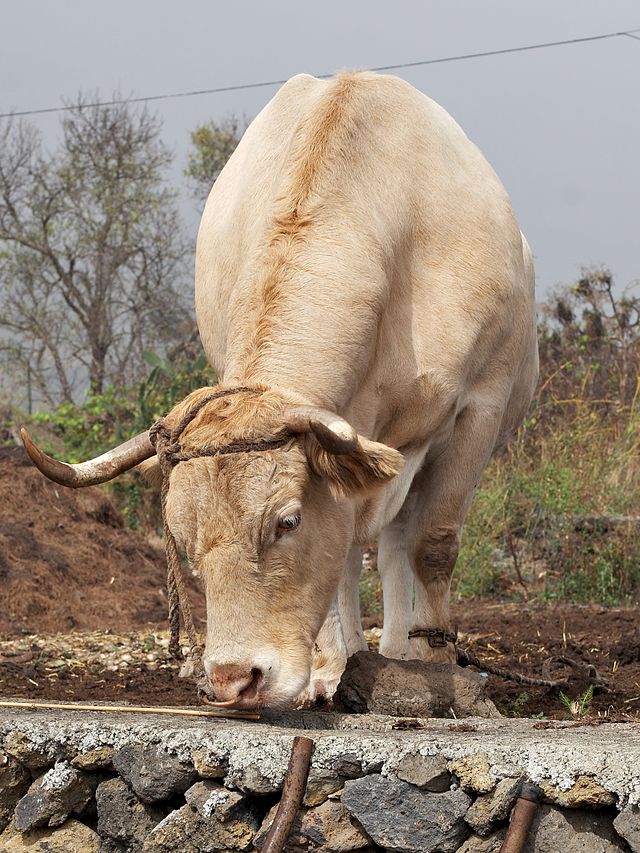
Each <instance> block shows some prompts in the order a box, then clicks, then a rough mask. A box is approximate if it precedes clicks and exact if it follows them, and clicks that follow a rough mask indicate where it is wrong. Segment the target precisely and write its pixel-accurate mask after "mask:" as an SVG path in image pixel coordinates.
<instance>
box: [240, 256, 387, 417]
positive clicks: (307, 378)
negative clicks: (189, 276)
mask: <svg viewBox="0 0 640 853" xmlns="http://www.w3.org/2000/svg"><path fill="white" fill-rule="evenodd" d="M357 282H358V279H357V278H354V277H353V272H351V274H349V271H348V270H347V269H346V265H344V266H343V265H340V264H337V263H334V264H332V266H331V269H330V270H327V269H325V270H324V272H320V273H319V274H310V273H309V272H300V270H299V269H298V270H293V269H291V267H288V266H280V267H279V268H277V269H276V270H272V271H270V272H269V273H268V274H267V275H266V276H265V278H264V279H263V280H262V281H261V283H260V284H259V285H258V286H255V287H252V288H247V290H246V291H245V292H244V293H242V292H241V293H240V294H238V295H237V297H236V299H235V304H233V305H231V306H230V309H231V317H230V320H231V322H230V324H229V337H228V346H227V354H226V364H225V370H224V377H223V378H224V381H225V383H239V384H247V385H253V384H263V385H267V386H271V387H279V388H283V389H288V390H291V391H293V392H295V393H297V394H299V395H301V396H302V397H304V398H305V399H307V400H309V401H311V402H313V403H315V404H317V405H322V406H325V407H327V408H330V409H332V410H333V411H338V412H340V411H343V410H344V408H345V406H347V405H348V404H349V402H350V401H351V400H352V399H353V396H354V394H355V391H356V389H357V388H358V387H359V386H360V385H361V383H362V380H363V378H364V376H365V375H366V373H367V372H368V370H369V366H370V364H371V360H372V357H373V354H374V352H375V345H376V337H377V327H378V317H379V303H378V301H377V300H376V299H375V298H371V288H370V286H369V284H370V283H369V282H367V281H365V282H364V283H357Z"/></svg>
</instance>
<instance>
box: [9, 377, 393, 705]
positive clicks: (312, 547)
mask: <svg viewBox="0 0 640 853" xmlns="http://www.w3.org/2000/svg"><path fill="white" fill-rule="evenodd" d="M211 392H212V389H211V388H203V389H200V390H198V391H194V392H193V393H192V394H190V395H189V396H188V397H187V398H186V399H185V400H183V401H182V402H181V403H179V404H178V405H177V406H175V408H174V409H173V410H172V411H171V412H170V413H169V414H168V415H167V416H166V418H165V419H164V424H165V425H166V427H168V428H169V430H171V429H174V428H175V427H176V425H178V424H180V423H181V422H184V421H185V420H188V418H186V419H185V415H186V414H187V413H188V412H189V411H191V410H192V409H193V407H194V406H196V407H197V405H198V404H199V403H200V402H201V401H202V400H203V397H205V396H207V395H211ZM283 438H288V440H287V441H286V442H285V443H283V444H282V445H280V446H277V447H273V448H269V449H266V450H265V449H262V450H260V451H259V452H258V451H254V450H252V449H250V448H251V446H252V445H255V444H256V443H264V442H265V440H267V441H272V440H277V439H283ZM23 440H24V443H25V447H26V450H27V452H28V453H29V456H30V457H31V459H32V460H33V462H34V463H35V464H36V465H37V467H38V468H39V469H40V470H41V471H42V473H44V474H45V475H46V476H48V477H49V478H50V479H52V480H55V481H56V482H58V483H61V484H63V485H67V486H73V487H79V486H86V485H92V484H94V483H101V482H106V481H107V480H111V479H113V478H114V477H116V476H118V475H119V474H121V473H122V472H123V471H126V470H128V469H129V468H132V467H133V466H134V465H137V464H139V463H140V462H142V461H144V460H146V459H151V457H154V454H155V449H154V447H153V445H152V443H151V440H150V437H149V434H148V433H147V432H145V433H143V434H141V435H139V436H137V437H136V438H133V439H131V440H130V441H128V442H126V443H125V444H123V445H121V446H120V447H119V448H116V449H115V450H112V451H110V452H109V453H106V454H103V455H102V456H100V457H98V458H97V459H94V460H91V461H88V462H83V463H80V464H78V465H67V464H65V463H61V462H57V461H55V460H53V459H51V458H50V457H48V456H46V455H45V454H43V453H42V452H41V451H40V450H39V449H38V448H37V447H36V446H35V445H34V444H33V442H32V441H31V440H30V439H29V436H28V434H27V433H26V431H23ZM179 443H180V449H181V451H182V452H181V457H182V458H183V461H180V463H179V464H176V465H175V466H174V467H173V468H172V470H171V473H170V480H169V490H168V495H167V502H166V515H167V522H168V525H169V527H170V529H171V532H172V533H173V536H174V537H175V540H176V542H177V544H178V546H179V547H180V548H182V549H183V550H184V551H185V552H186V554H187V555H188V557H189V560H190V562H191V565H192V566H193V567H194V568H195V569H196V571H197V572H198V574H199V575H200V577H201V579H202V582H203V584H204V590H205V595H206V602H207V639H206V646H205V652H204V668H205V671H206V674H207V676H208V679H209V681H210V687H211V691H212V693H213V694H214V695H215V697H216V699H218V700H221V701H228V702H229V703H230V704H231V703H233V704H235V705H236V706H237V707H245V708H246V707H254V706H256V705H259V704H266V705H286V704H288V703H290V702H291V701H293V700H294V699H295V697H296V696H297V695H298V694H299V693H300V692H301V690H303V688H304V687H305V686H306V684H307V681H308V678H309V671H310V665H311V658H312V650H313V644H314V641H315V639H316V637H317V635H318V632H319V630H320V627H321V625H322V623H323V621H324V619H325V617H326V615H327V612H328V610H329V607H330V605H331V602H332V600H333V598H334V596H335V594H336V590H337V586H338V581H339V578H340V574H341V571H342V569H343V566H344V563H345V558H346V554H347V550H348V548H349V546H350V544H351V542H352V539H353V536H354V521H355V519H354V502H353V501H352V500H350V498H351V497H353V496H354V495H355V494H362V493H366V492H367V491H370V490H372V489H373V488H375V487H376V486H378V485H381V484H384V483H385V482H387V481H388V480H389V479H391V478H392V477H393V476H394V475H395V474H396V473H397V471H398V470H399V469H400V467H401V464H402V456H401V455H400V454H399V453H398V452H397V451H396V450H393V449H391V448H390V447H387V446H386V445H383V444H379V443H377V442H374V441H369V440H368V439H365V438H362V437H361V436H358V435H357V434H356V433H355V431H354V430H353V428H352V427H351V426H350V425H349V424H348V423H347V422H346V421H344V420H343V419H342V418H340V417H338V416H337V415H335V414H332V413H331V412H328V411H326V410H322V409H316V408H313V407H310V406H308V405H305V404H304V401H302V400H299V399H295V398H293V397H291V396H289V395H285V394H283V393H280V392H276V391H273V390H268V389H259V390H258V389H256V390H253V391H250V392H247V393H236V394H230V395H228V396H220V397H216V398H215V399H212V400H210V401H208V402H207V403H206V405H204V406H202V408H200V409H199V411H198V414H197V415H196V416H195V417H194V418H193V419H192V420H191V421H189V422H188V423H187V424H186V426H185V427H184V429H183V430H182V433H181V435H180V437H179ZM229 445H236V446H241V445H244V446H246V447H247V448H249V449H247V450H244V451H241V452H234V453H231V454H224V455H216V456H207V455H202V450H203V449H207V448H210V447H214V446H215V447H220V448H222V447H228V446H229ZM191 454H193V458H189V457H190V455H191ZM146 465H147V467H149V466H153V461H151V462H148V463H146Z"/></svg>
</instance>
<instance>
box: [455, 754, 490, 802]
mask: <svg viewBox="0 0 640 853" xmlns="http://www.w3.org/2000/svg"><path fill="white" fill-rule="evenodd" d="M447 766H448V768H449V770H450V771H451V772H452V773H455V774H456V776H457V777H458V779H459V780H460V787H461V788H462V789H463V790H464V791H468V792H470V793H473V794H488V793H489V792H490V791H493V789H494V788H495V786H496V780H495V779H494V777H493V776H492V774H491V767H490V766H489V759H488V757H487V754H486V753H485V752H478V753H475V755H465V756H464V757H463V758H458V759H456V760H455V761H450V762H449V764H448V765H447Z"/></svg>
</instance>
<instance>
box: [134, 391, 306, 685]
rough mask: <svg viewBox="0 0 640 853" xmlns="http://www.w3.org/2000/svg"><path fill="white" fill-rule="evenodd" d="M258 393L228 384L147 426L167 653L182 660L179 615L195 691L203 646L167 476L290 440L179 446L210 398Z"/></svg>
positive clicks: (200, 677) (202, 673)
mask: <svg viewBox="0 0 640 853" xmlns="http://www.w3.org/2000/svg"><path fill="white" fill-rule="evenodd" d="M243 392H246V393H252V394H259V393H260V392H259V391H257V390H255V389H253V388H227V389H224V390H222V391H214V392H213V393H211V394H207V395H206V396H204V397H203V398H202V399H201V400H199V401H198V402H197V403H196V404H195V405H194V406H192V407H191V408H190V409H189V410H188V411H187V413H186V414H185V415H184V416H183V417H182V419H181V420H180V421H179V423H178V424H177V425H176V426H175V427H174V428H173V429H169V427H168V426H167V425H166V423H165V419H164V418H160V419H159V420H157V421H156V422H155V423H154V424H153V426H152V427H151V428H150V429H149V439H150V441H151V444H152V445H153V446H154V448H155V451H156V455H157V457H158V464H159V465H160V471H161V473H162V490H161V493H160V507H161V511H162V528H163V531H164V538H165V549H166V553H167V597H168V601H169V653H170V654H171V656H172V657H173V658H175V659H176V660H179V661H182V660H184V655H183V653H182V645H181V643H180V615H181V614H182V622H183V624H184V628H185V631H186V633H187V637H188V640H189V654H188V661H189V663H190V664H191V666H192V672H193V676H194V680H195V682H196V686H197V688H198V693H199V694H202V693H205V692H206V691H205V683H206V675H205V671H204V665H203V663H202V655H203V651H204V649H203V646H202V644H201V643H200V642H199V641H198V635H197V632H196V628H195V625H194V622H193V614H192V611H191V604H190V602H189V593H188V591H187V587H186V584H185V581H184V575H183V572H182V562H181V560H180V554H179V553H178V546H177V545H176V540H175V537H174V535H173V533H172V532H171V528H170V527H169V523H168V521H167V496H168V494H169V480H170V477H171V472H172V470H173V469H174V467H175V466H176V465H177V464H178V463H180V462H185V461H187V460H188V459H196V458H199V457H202V456H224V455H226V454H229V453H243V452H250V451H255V450H270V449H272V448H276V447H282V446H283V445H284V444H287V443H288V442H289V441H290V440H291V436H290V435H285V436H282V437H280V438H276V439H265V440H260V441H254V442H246V443H237V444H229V445H226V446H222V447H203V448H200V449H193V450H188V451H185V450H182V448H181V447H180V436H181V435H182V433H183V431H184V430H185V429H186V427H187V426H188V425H189V424H190V423H191V422H192V421H193V420H194V419H195V417H196V416H197V415H198V413H199V412H200V411H201V410H202V409H203V408H204V407H205V406H206V405H207V403H210V402H211V401H212V400H216V399H218V398H219V397H226V396H229V395H230V394H239V393H243Z"/></svg>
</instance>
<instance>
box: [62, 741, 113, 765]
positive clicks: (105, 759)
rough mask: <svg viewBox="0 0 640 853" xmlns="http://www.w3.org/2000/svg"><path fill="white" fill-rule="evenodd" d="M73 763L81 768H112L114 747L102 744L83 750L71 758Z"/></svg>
mask: <svg viewBox="0 0 640 853" xmlns="http://www.w3.org/2000/svg"><path fill="white" fill-rule="evenodd" d="M71 764H72V766H73V767H77V768H78V769H79V770H112V769H113V747H111V746H101V747H98V748H97V749H90V750H89V751H88V752H82V753H80V754H79V755H76V756H75V757H74V758H72V759H71Z"/></svg>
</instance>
